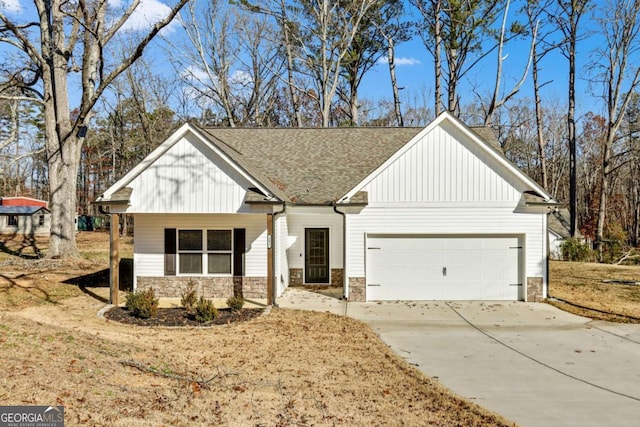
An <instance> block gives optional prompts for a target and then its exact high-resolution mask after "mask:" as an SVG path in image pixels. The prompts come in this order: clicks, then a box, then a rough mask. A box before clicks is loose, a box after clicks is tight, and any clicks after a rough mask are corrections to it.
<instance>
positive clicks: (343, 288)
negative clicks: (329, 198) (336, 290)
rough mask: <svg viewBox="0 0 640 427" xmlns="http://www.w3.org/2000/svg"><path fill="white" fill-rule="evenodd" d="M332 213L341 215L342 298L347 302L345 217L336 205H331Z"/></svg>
mask: <svg viewBox="0 0 640 427" xmlns="http://www.w3.org/2000/svg"><path fill="white" fill-rule="evenodd" d="M333 211H334V212H335V213H337V214H338V215H342V298H344V299H345V301H348V300H349V296H348V295H347V294H348V290H349V289H348V287H347V215H346V213H345V212H340V211H339V210H338V205H337V204H335V203H334V204H333Z"/></svg>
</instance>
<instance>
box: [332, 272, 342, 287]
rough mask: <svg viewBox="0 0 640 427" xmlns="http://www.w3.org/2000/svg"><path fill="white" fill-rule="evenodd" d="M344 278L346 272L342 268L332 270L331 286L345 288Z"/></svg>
mask: <svg viewBox="0 0 640 427" xmlns="http://www.w3.org/2000/svg"><path fill="white" fill-rule="evenodd" d="M343 277H344V270H343V269H341V268H332V269H331V286H337V287H341V286H344V281H343V280H342V278H343Z"/></svg>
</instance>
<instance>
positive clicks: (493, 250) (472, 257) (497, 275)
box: [366, 235, 523, 301]
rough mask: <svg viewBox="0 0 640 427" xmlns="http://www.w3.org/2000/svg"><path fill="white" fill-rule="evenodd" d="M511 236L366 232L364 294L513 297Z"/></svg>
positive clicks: (516, 286) (515, 253)
mask: <svg viewBox="0 0 640 427" xmlns="http://www.w3.org/2000/svg"><path fill="white" fill-rule="evenodd" d="M521 246H522V245H521V243H520V239H519V238H518V237H516V236H481V237H476V236H474V237H463V236H455V237H441V236H438V237H432V236H399V235H368V236H367V246H366V247H367V259H366V263H367V300H368V301H377V300H518V299H521V298H522V295H521V293H522V290H521V289H522V279H521V276H522V275H521V274H520V257H521V256H522V252H523V250H522V247H521Z"/></svg>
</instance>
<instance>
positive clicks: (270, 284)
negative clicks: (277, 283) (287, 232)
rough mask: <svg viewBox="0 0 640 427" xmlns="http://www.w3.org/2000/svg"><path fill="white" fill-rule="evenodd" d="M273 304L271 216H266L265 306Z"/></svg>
mask: <svg viewBox="0 0 640 427" xmlns="http://www.w3.org/2000/svg"><path fill="white" fill-rule="evenodd" d="M271 304H273V214H272V213H268V214H267V305H271Z"/></svg>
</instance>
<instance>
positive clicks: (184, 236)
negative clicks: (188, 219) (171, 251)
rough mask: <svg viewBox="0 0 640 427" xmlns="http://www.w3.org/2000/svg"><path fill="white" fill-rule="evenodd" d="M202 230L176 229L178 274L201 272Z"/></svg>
mask: <svg viewBox="0 0 640 427" xmlns="http://www.w3.org/2000/svg"><path fill="white" fill-rule="evenodd" d="M202 255H203V254H202V230H178V260H179V264H178V265H179V270H178V271H179V272H180V274H202Z"/></svg>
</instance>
